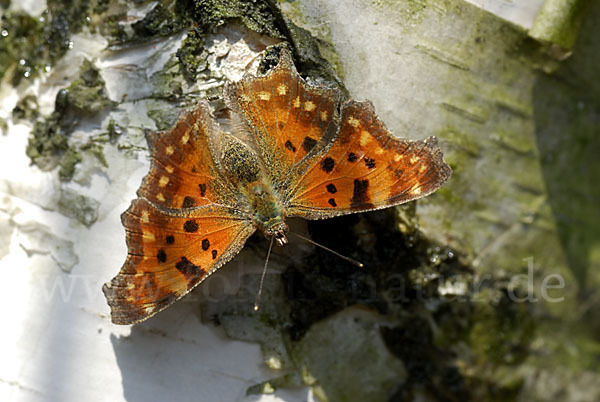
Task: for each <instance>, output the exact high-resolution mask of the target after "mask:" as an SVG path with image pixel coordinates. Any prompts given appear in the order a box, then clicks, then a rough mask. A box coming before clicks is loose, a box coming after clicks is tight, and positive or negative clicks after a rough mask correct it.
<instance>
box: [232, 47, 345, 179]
mask: <svg viewBox="0 0 600 402" xmlns="http://www.w3.org/2000/svg"><path fill="white" fill-rule="evenodd" d="M225 99H226V101H227V105H228V107H230V108H231V109H232V110H233V111H234V112H236V113H237V114H238V115H239V116H240V117H242V119H243V120H244V122H245V123H246V125H247V128H248V129H249V131H250V133H251V135H252V136H253V138H254V140H255V142H256V144H257V145H258V149H259V152H260V154H261V157H262V159H263V161H264V163H265V167H266V168H267V171H268V174H270V175H271V177H272V178H273V179H274V180H275V181H277V182H284V181H286V180H287V179H288V178H289V177H290V174H289V173H290V171H291V169H292V168H293V167H294V166H295V165H297V164H298V163H299V162H301V161H302V160H303V159H304V158H305V156H306V155H307V154H309V153H311V151H313V150H314V151H313V152H312V154H314V153H315V152H316V151H318V150H319V149H320V148H322V146H324V144H325V143H326V141H327V140H328V139H329V138H331V137H332V136H333V135H334V134H335V129H336V126H335V121H336V118H337V115H336V113H337V108H338V105H339V99H340V95H339V91H337V90H334V89H330V88H327V87H322V86H320V87H315V86H311V85H308V84H307V83H306V82H305V81H304V80H303V79H302V78H301V77H300V75H298V72H297V71H296V68H295V66H294V63H293V61H292V58H291V55H290V53H289V52H288V51H287V50H286V49H281V53H280V59H279V63H278V64H277V66H276V67H274V68H273V69H271V70H270V71H269V72H268V73H267V74H266V75H265V76H259V77H255V76H253V75H251V74H246V75H245V76H244V78H243V79H242V80H240V81H238V82H236V83H228V84H227V86H226V89H225Z"/></svg>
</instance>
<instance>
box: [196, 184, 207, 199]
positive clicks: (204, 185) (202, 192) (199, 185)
mask: <svg viewBox="0 0 600 402" xmlns="http://www.w3.org/2000/svg"><path fill="white" fill-rule="evenodd" d="M198 187H199V188H200V195H201V196H202V197H204V195H205V194H206V184H204V183H200V184H198Z"/></svg>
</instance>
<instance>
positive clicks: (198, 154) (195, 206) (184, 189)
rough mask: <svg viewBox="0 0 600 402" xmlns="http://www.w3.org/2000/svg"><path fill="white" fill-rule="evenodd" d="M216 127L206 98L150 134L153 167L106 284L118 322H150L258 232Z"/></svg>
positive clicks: (126, 217) (127, 222)
mask: <svg viewBox="0 0 600 402" xmlns="http://www.w3.org/2000/svg"><path fill="white" fill-rule="evenodd" d="M217 132H218V127H217V123H216V122H215V120H214V118H213V117H212V115H211V113H210V108H209V106H208V103H207V102H205V101H202V102H200V103H199V106H198V108H197V109H195V110H194V111H193V112H188V113H185V114H184V115H183V116H182V117H181V118H180V120H179V121H178V123H177V124H176V125H175V127H174V128H173V129H172V130H170V131H167V132H165V133H150V134H147V136H146V137H147V140H148V144H149V146H150V151H151V152H152V162H151V167H150V172H149V173H148V175H147V176H146V177H145V178H144V180H143V182H142V185H141V187H140V189H139V190H138V193H137V194H138V196H139V197H140V198H138V199H137V200H134V201H133V203H132V204H131V207H130V208H129V209H128V210H127V211H126V212H125V213H124V214H123V215H122V216H121V220H122V222H123V225H124V226H125V230H126V232H127V247H128V256H127V259H126V261H125V264H124V265H123V267H122V268H121V271H120V272H119V274H118V275H117V276H116V277H115V278H113V279H112V280H111V281H110V282H109V283H107V284H106V285H105V286H104V287H103V291H104V293H105V295H106V298H107V301H108V304H109V305H110V307H111V315H112V321H113V322H114V323H116V324H133V323H136V322H140V321H143V320H145V319H146V318H148V317H151V316H152V315H154V314H156V313H157V312H159V311H161V310H163V309H164V308H166V307H167V306H169V305H170V304H171V303H173V302H174V301H176V300H177V299H179V298H181V297H183V295H185V294H186V293H187V292H189V291H190V290H191V289H192V288H193V287H194V286H196V285H197V284H198V283H200V282H201V281H202V280H204V279H205V278H206V277H207V276H208V275H210V274H211V273H212V272H214V271H215V270H216V269H217V268H219V267H220V266H222V265H223V264H225V263H226V262H227V261H229V260H231V259H232V258H233V257H234V256H235V255H236V254H237V253H238V252H239V251H240V249H241V248H242V247H243V245H244V242H245V241H246V239H247V238H248V236H250V235H251V234H252V233H253V232H254V231H255V225H254V224H253V223H252V222H251V221H249V220H248V217H247V215H246V214H245V213H243V212H241V210H242V209H246V208H247V207H246V206H243V205H238V204H239V202H240V201H239V199H238V197H237V194H236V191H235V187H234V185H233V184H232V183H231V182H230V181H229V180H228V179H226V178H225V177H224V176H223V175H222V174H221V171H222V170H221V167H220V162H219V160H218V159H217V158H216V157H214V155H216V154H217V152H216V147H215V144H214V143H213V139H214V138H213V137H214V136H215V134H216V133H217Z"/></svg>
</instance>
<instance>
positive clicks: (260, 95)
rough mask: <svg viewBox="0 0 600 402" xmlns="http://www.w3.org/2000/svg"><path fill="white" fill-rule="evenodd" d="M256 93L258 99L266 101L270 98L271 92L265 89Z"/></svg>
mask: <svg viewBox="0 0 600 402" xmlns="http://www.w3.org/2000/svg"><path fill="white" fill-rule="evenodd" d="M257 95H258V99H260V100H264V101H268V100H269V99H271V94H270V93H268V92H266V91H261V92H259V93H258V94H257Z"/></svg>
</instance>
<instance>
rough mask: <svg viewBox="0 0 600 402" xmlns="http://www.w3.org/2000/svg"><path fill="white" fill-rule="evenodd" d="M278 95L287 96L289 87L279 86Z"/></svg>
mask: <svg viewBox="0 0 600 402" xmlns="http://www.w3.org/2000/svg"><path fill="white" fill-rule="evenodd" d="M277 93H278V94H279V95H282V96H283V95H285V94H287V85H285V84H279V86H278V87H277Z"/></svg>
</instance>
